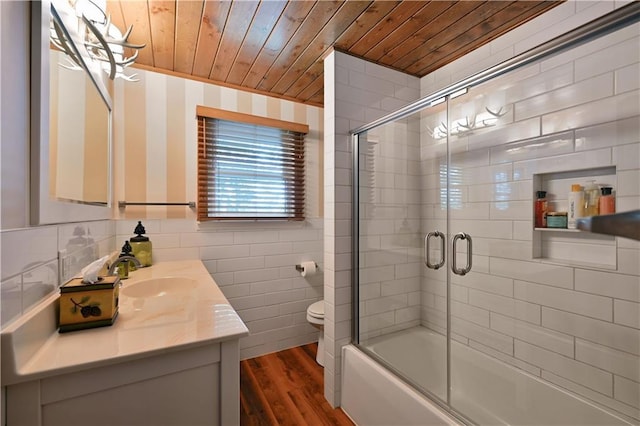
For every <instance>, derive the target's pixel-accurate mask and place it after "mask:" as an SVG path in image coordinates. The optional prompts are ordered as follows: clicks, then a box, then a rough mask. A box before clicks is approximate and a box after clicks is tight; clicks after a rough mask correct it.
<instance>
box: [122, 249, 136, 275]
mask: <svg viewBox="0 0 640 426" xmlns="http://www.w3.org/2000/svg"><path fill="white" fill-rule="evenodd" d="M124 256H132V254H131V244H129V241H125V242H124V245H123V246H122V252H121V253H120V256H118V257H124ZM135 268H136V267H135V266H134V265H133V262H122V263H120V264H119V265H118V277H120V279H121V280H126V279H127V278H129V271H135Z"/></svg>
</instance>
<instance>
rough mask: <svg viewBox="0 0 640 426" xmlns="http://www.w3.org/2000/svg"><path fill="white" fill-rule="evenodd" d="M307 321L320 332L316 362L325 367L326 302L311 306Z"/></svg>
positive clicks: (321, 301) (308, 310)
mask: <svg viewBox="0 0 640 426" xmlns="http://www.w3.org/2000/svg"><path fill="white" fill-rule="evenodd" d="M307 321H309V323H311V325H312V326H314V327H315V328H317V329H318V330H320V333H319V335H318V353H317V354H316V362H317V363H318V364H320V365H321V366H323V367H324V300H320V301H318V302H315V303H312V304H311V305H309V307H308V308H307Z"/></svg>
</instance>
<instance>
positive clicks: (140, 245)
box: [130, 221, 152, 267]
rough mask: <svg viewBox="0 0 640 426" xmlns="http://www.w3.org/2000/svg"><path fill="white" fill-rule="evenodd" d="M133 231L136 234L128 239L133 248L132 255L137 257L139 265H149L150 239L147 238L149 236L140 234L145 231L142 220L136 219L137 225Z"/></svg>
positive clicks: (150, 254)
mask: <svg viewBox="0 0 640 426" xmlns="http://www.w3.org/2000/svg"><path fill="white" fill-rule="evenodd" d="M133 233H134V234H136V236H135V237H131V239H130V241H131V247H132V248H133V255H134V256H135V257H136V259H138V261H140V266H143V267H144V266H151V264H152V252H151V241H150V240H149V237H147V236H144V235H142V234H144V233H145V229H144V226H143V225H142V221H138V225H136V228H135V229H134V230H133Z"/></svg>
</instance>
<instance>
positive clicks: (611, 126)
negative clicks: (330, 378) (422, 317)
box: [446, 26, 640, 425]
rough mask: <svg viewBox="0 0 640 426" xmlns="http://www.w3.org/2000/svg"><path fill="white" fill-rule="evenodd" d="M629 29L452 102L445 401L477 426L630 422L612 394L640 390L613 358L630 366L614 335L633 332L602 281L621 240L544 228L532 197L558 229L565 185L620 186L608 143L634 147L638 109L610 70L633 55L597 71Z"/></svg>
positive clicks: (631, 407)
mask: <svg viewBox="0 0 640 426" xmlns="http://www.w3.org/2000/svg"><path fill="white" fill-rule="evenodd" d="M637 30H638V27H637V26H636V27H635V28H631V27H630V28H627V29H624V30H621V31H619V32H617V33H612V34H610V35H608V36H606V37H603V38H601V39H598V40H596V41H593V42H590V43H586V44H584V45H581V46H579V47H576V48H573V49H572V50H570V51H567V52H563V53H562V54H560V55H556V56H554V57H549V58H545V59H544V60H543V61H538V62H534V63H532V64H530V65H527V66H524V67H521V68H519V69H517V70H515V71H512V72H510V73H507V74H504V75H502V76H500V77H497V78H494V79H493V80H490V81H487V82H485V83H482V84H479V85H476V86H473V87H470V88H469V89H468V92H467V93H466V94H463V95H461V96H459V97H455V98H453V99H451V100H450V101H449V105H448V111H449V120H448V122H447V129H446V130H447V132H448V133H449V145H448V146H449V155H448V165H449V167H448V174H449V191H448V199H449V233H448V241H449V242H450V244H451V256H450V259H449V263H450V265H449V266H450V267H449V268H448V273H449V286H450V296H451V299H450V310H449V314H450V333H451V342H450V360H449V362H450V364H449V366H450V399H449V403H450V406H451V407H452V408H453V409H454V410H456V411H458V412H460V413H462V414H463V415H464V416H466V417H467V418H469V419H472V420H473V422H475V423H478V424H544V425H570V424H571V425H587V424H590V425H602V424H624V421H623V420H621V418H620V417H618V416H625V415H627V416H629V418H631V419H633V418H638V413H639V411H638V408H637V407H638V406H639V404H638V402H637V398H636V399H635V400H631V399H627V403H623V404H621V399H622V397H621V395H622V393H621V388H620V387H619V386H618V385H616V383H633V384H634V386H636V388H635V389H640V388H639V387H637V386H638V384H637V379H638V377H639V376H638V375H637V369H636V370H633V372H632V373H633V374H631V373H630V372H629V371H627V370H625V371H623V370H621V369H620V368H617V367H616V364H617V363H618V362H619V361H620V362H623V361H622V360H624V362H628V363H629V364H628V365H634V368H635V367H637V366H638V356H637V353H638V349H637V345H636V346H634V347H631V348H629V347H624V346H623V345H624V344H623V343H622V341H619V340H617V339H616V338H612V337H611V336H612V335H613V334H615V333H625V332H629V329H624V328H622V327H621V326H620V325H618V324H616V315H618V313H616V309H617V307H616V306H617V302H616V301H615V300H613V301H612V299H611V298H610V297H611V295H612V293H610V292H609V291H608V288H610V287H609V285H608V284H609V283H607V280H608V279H615V278H616V277H617V276H616V275H614V274H613V273H615V271H616V268H620V265H621V264H620V263H619V261H620V256H619V253H620V252H619V249H617V248H616V247H617V244H621V243H622V244H624V242H623V241H624V240H616V238H615V237H612V236H599V235H595V234H584V233H580V232H578V231H576V230H573V229H567V224H566V222H564V223H562V222H560V223H557V224H556V223H554V222H552V221H551V220H550V219H548V218H549V217H552V216H547V219H548V222H547V223H546V226H545V225H543V226H542V227H535V226H536V225H535V220H534V215H535V209H534V204H535V201H536V198H537V193H538V192H539V191H544V192H545V194H544V197H545V198H546V200H547V213H548V214H549V213H554V216H553V217H554V219H556V220H558V221H561V220H562V218H563V217H564V219H565V220H566V212H567V211H568V210H569V204H568V194H569V192H570V191H571V190H572V189H571V188H572V186H574V185H580V186H581V187H583V188H586V187H588V185H589V184H590V183H589V182H590V181H593V182H595V184H596V185H598V186H600V187H613V188H619V187H620V180H619V179H620V176H624V173H625V172H624V171H623V172H622V173H620V171H619V168H620V162H621V160H620V159H617V160H616V158H615V152H616V149H620V148H611V147H616V146H624V145H623V144H625V143H627V142H626V141H637V140H638V136H637V135H638V130H639V129H640V117H639V116H638V105H640V103H638V99H639V97H638V89H637V87H638V81H639V78H638V75H637V73H635V74H634V76H633V77H629V78H626V77H624V75H623V72H621V71H619V69H626V68H625V67H627V66H629V65H628V64H629V63H636V64H637V57H636V58H635V59H634V58H624V59H623V58H619V59H620V63H618V62H615V61H611V62H609V63H607V60H606V59H604V58H608V57H609V56H608V53H607V49H605V48H603V46H607V45H608V44H613V45H614V46H616V48H620V49H622V47H620V46H631V45H633V46H635V47H637V42H638V32H637ZM616 43H617V44H616ZM634 43H635V44H634ZM583 64H591V68H586V67H585V66H583ZM625 78H626V80H625ZM617 79H620V80H617ZM616 81H617V82H618V83H616V84H621V83H620V82H625V81H627V82H628V81H632V82H633V87H634V89H630V90H627V89H626V87H625V89H620V90H619V89H617V88H616V87H617V86H616V85H615V84H614V82H616ZM628 87H631V84H629V86H628ZM631 135H633V136H631ZM636 157H637V155H636ZM623 169H624V165H623ZM636 183H637V180H636ZM636 188H637V186H636ZM623 190H624V188H623ZM620 193H622V191H621V192H620ZM563 214H564V215H565V216H563ZM466 235H468V236H469V237H470V238H469V237H465V236H466ZM456 238H457V239H456ZM454 241H455V242H456V243H455V244H453V242H454ZM616 259H617V260H618V263H616ZM618 272H619V270H618ZM592 276H597V277H599V279H598V280H594V279H592V278H590V277H592ZM605 277H608V278H605ZM612 277H613V278H612ZM636 280H637V277H636ZM585 281H586V282H589V286H587V285H585V284H583V282H585ZM636 282H637V281H636ZM614 297H615V296H614ZM636 324H637V323H636ZM607 330H608V331H607ZM633 332H634V333H636V332H637V328H636V329H634V330H633ZM609 333H611V334H609ZM616 357H618V358H616ZM614 359H617V360H619V361H614ZM619 374H620V375H624V374H626V375H627V376H625V377H619V376H618V375H619ZM630 376H632V377H630ZM616 386H618V387H616ZM634 395H637V391H636V393H635V394H634ZM625 404H626V405H625ZM631 422H632V423H633V421H631Z"/></svg>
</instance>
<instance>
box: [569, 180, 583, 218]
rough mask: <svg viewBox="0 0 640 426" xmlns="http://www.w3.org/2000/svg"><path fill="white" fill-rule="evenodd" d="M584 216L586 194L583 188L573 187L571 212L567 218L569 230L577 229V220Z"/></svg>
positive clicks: (570, 204)
mask: <svg viewBox="0 0 640 426" xmlns="http://www.w3.org/2000/svg"><path fill="white" fill-rule="evenodd" d="M583 216H584V192H583V191H582V186H580V185H578V184H573V185H571V192H570V193H569V212H568V217H567V228H569V229H576V228H577V222H576V219H578V218H580V217H583Z"/></svg>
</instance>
